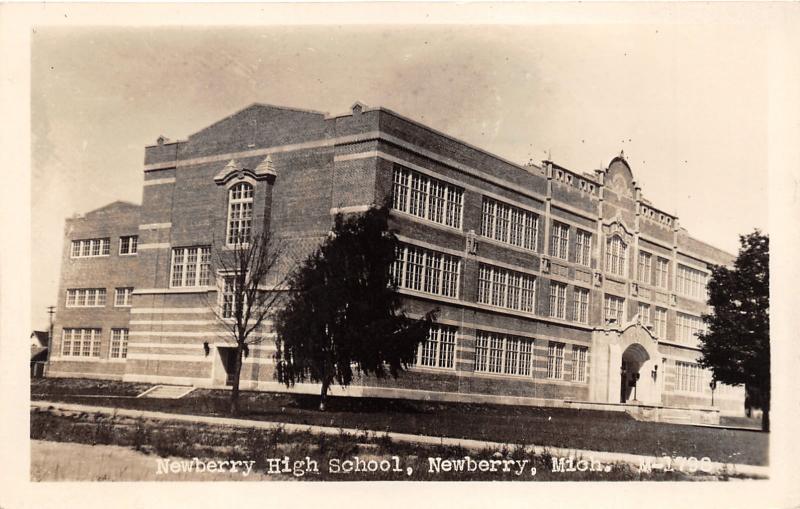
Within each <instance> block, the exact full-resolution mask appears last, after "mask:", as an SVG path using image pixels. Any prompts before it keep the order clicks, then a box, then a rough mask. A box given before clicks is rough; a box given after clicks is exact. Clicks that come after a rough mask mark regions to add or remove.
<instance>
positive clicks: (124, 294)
mask: <svg viewBox="0 0 800 509" xmlns="http://www.w3.org/2000/svg"><path fill="white" fill-rule="evenodd" d="M132 294H133V288H130V287H125V288H117V289H116V290H114V306H116V307H130V305H131V295H132Z"/></svg>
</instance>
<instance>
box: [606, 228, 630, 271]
mask: <svg viewBox="0 0 800 509" xmlns="http://www.w3.org/2000/svg"><path fill="white" fill-rule="evenodd" d="M627 254H628V246H626V245H625V243H624V242H623V241H622V239H621V238H619V237H617V236H616V235H615V236H613V237H611V238H610V239H608V240H607V241H606V271H608V272H610V273H612V274H616V275H617V276H623V277H625V265H626V263H625V260H626V259H627Z"/></svg>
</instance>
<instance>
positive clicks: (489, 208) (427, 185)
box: [392, 167, 705, 298]
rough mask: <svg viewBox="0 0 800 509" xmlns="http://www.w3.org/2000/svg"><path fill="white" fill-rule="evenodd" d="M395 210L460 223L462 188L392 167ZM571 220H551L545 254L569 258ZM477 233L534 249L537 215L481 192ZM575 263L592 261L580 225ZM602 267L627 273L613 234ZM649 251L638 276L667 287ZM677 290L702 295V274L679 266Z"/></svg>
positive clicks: (663, 270)
mask: <svg viewBox="0 0 800 509" xmlns="http://www.w3.org/2000/svg"><path fill="white" fill-rule="evenodd" d="M392 203H393V207H394V209H396V210H400V211H403V212H407V213H409V214H412V215H415V216H418V217H422V218H424V219H428V220H431V221H433V222H436V223H441V224H446V225H448V226H452V227H455V228H460V227H461V210H462V206H463V189H461V188H459V187H456V186H453V185H451V184H448V183H445V182H443V181H440V180H437V179H435V178H432V177H428V176H426V175H423V174H422V173H419V172H416V171H413V170H410V169H407V168H402V167H396V168H395V171H394V187H393V195H392ZM569 234H570V226H569V225H568V224H565V223H561V222H559V221H555V220H554V221H553V222H552V225H551V231H550V253H549V254H550V256H553V257H555V258H559V259H562V260H568V259H569ZM481 235H483V236H484V237H487V238H490V239H494V240H497V241H500V242H504V243H506V244H510V245H513V246H517V247H522V248H524V249H528V250H531V251H536V250H537V243H538V235H539V216H538V215H537V214H535V213H533V212H531V211H528V210H525V209H522V208H519V207H515V206H513V205H509V204H507V203H503V202H501V201H498V200H494V199H492V198H488V197H484V198H483V204H482V215H481ZM575 251H576V252H575V263H578V264H580V265H584V266H587V267H588V266H591V253H592V234H591V233H590V232H588V231H586V230H582V229H580V228H577V229H576V232H575ZM605 256H606V259H605V269H606V271H608V272H610V273H611V274H615V275H618V276H623V277H625V276H626V275H627V256H628V246H627V245H626V244H625V242H624V241H623V240H622V239H621V238H620V237H618V236H612V237H611V238H609V239H608V240H607V241H606V252H605ZM652 258H653V255H652V254H651V253H648V252H646V251H639V259H638V271H637V280H638V281H639V282H641V283H645V284H652V285H655V286H657V287H659V288H665V289H666V288H668V281H669V260H667V259H665V258H662V257H657V258H656V263H655V274H654V273H653V260H652ZM677 277H678V280H677V282H676V283H677V291H678V293H681V294H683V295H687V296H690V297H696V298H701V297H703V296H704V291H705V290H704V288H703V287H704V285H705V274H704V273H702V272H700V271H696V270H695V269H690V268H689V267H685V266H682V265H681V266H679V267H678V273H677Z"/></svg>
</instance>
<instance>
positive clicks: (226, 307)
mask: <svg viewBox="0 0 800 509" xmlns="http://www.w3.org/2000/svg"><path fill="white" fill-rule="evenodd" d="M236 290H237V282H236V278H235V277H233V276H226V277H224V278H223V279H222V303H221V307H222V318H235V317H236V305H237V302H238V298H239V294H242V293H244V292H240V291H236Z"/></svg>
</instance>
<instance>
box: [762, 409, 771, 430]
mask: <svg viewBox="0 0 800 509" xmlns="http://www.w3.org/2000/svg"><path fill="white" fill-rule="evenodd" d="M761 431H769V408H765V409H763V410H761Z"/></svg>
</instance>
